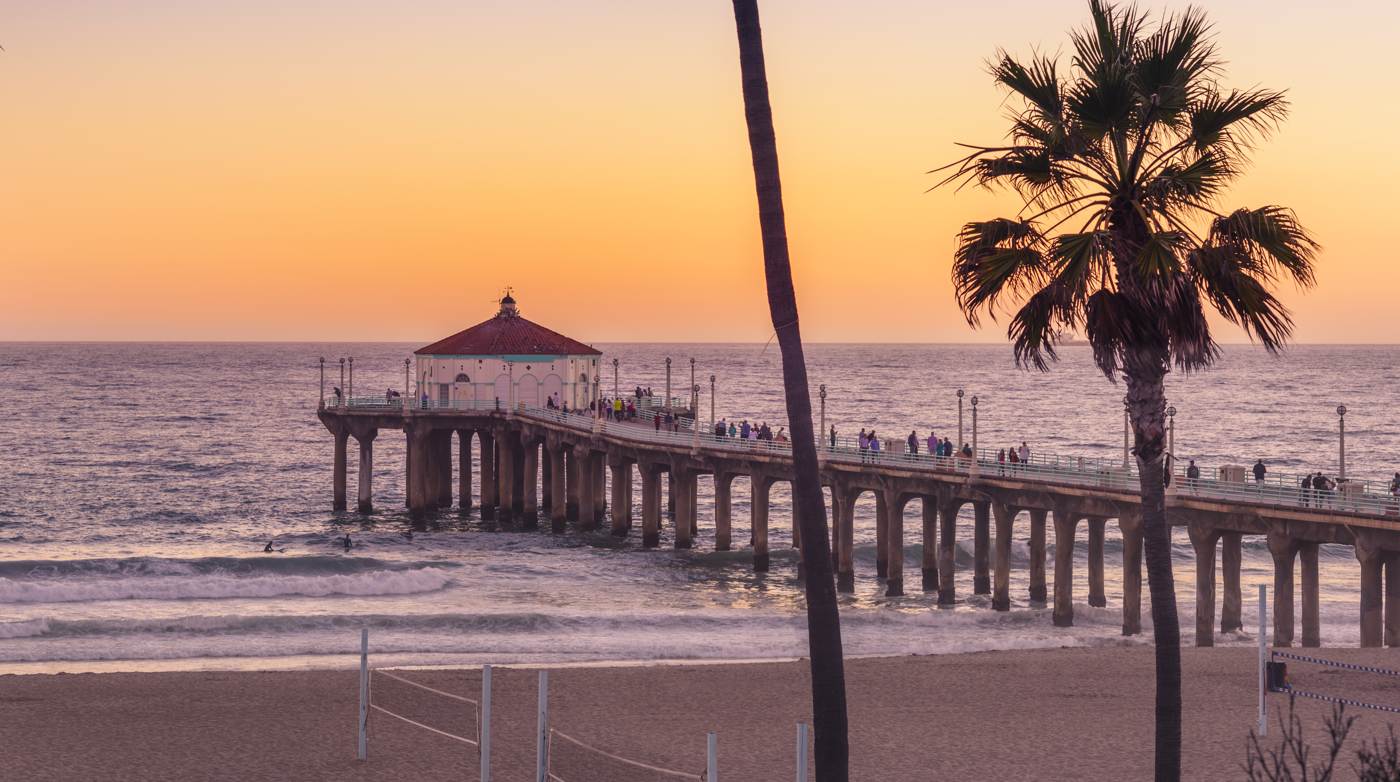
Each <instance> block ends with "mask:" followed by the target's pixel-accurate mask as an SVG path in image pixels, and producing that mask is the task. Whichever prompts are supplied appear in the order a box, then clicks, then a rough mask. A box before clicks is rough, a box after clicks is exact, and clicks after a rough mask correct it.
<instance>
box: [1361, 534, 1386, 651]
mask: <svg viewBox="0 0 1400 782" xmlns="http://www.w3.org/2000/svg"><path fill="white" fill-rule="evenodd" d="M1355 545H1356V560H1357V561H1358V562H1360V563H1361V646H1362V647H1363V648H1364V647H1377V646H1380V645H1381V643H1382V642H1383V641H1384V639H1385V635H1384V627H1383V605H1384V602H1385V597H1384V593H1383V591H1382V588H1381V587H1382V583H1383V582H1384V580H1385V579H1384V570H1385V556H1384V552H1383V551H1381V549H1380V548H1379V547H1378V546H1376V545H1375V544H1374V543H1373V542H1372V541H1370V540H1367V539H1366V538H1364V537H1362V536H1361V535H1360V534H1358V535H1357V537H1356V544H1355Z"/></svg>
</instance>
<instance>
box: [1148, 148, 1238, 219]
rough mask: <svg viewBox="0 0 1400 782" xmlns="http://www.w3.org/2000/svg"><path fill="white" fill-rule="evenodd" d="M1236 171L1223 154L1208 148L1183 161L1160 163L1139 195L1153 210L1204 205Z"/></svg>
mask: <svg viewBox="0 0 1400 782" xmlns="http://www.w3.org/2000/svg"><path fill="white" fill-rule="evenodd" d="M1236 173H1237V172H1236V171H1235V169H1234V168H1233V167H1232V166H1231V165H1230V161H1229V159H1228V158H1227V157H1226V156H1225V155H1223V154H1220V153H1219V152H1217V151H1215V150H1209V149H1208V150H1206V151H1205V152H1203V153H1201V154H1200V155H1198V156H1196V158H1195V159H1194V160H1191V161H1189V162H1187V163H1184V164H1178V163H1169V164H1167V165H1166V166H1163V167H1162V169H1161V170H1160V171H1159V172H1157V173H1156V174H1155V175H1154V176H1152V177H1151V178H1149V179H1148V180H1147V181H1146V182H1145V183H1144V184H1143V186H1142V197H1143V200H1144V201H1145V202H1146V203H1147V204H1148V205H1149V206H1151V207H1152V208H1153V210H1154V211H1162V212H1167V211H1172V210H1173V209H1174V208H1178V207H1192V208H1196V209H1200V208H1204V207H1206V206H1207V205H1208V204H1210V203H1211V202H1213V201H1214V200H1215V199H1216V197H1218V196H1219V195H1220V193H1221V191H1222V190H1223V189H1224V188H1225V185H1227V184H1228V183H1229V182H1230V180H1231V179H1233V178H1234V177H1235V176H1236Z"/></svg>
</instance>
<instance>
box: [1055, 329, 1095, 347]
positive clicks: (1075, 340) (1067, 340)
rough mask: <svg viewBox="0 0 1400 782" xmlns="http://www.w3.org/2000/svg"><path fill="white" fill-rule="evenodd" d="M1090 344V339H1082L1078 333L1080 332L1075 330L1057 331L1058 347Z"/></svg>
mask: <svg viewBox="0 0 1400 782" xmlns="http://www.w3.org/2000/svg"><path fill="white" fill-rule="evenodd" d="M1088 344H1089V341H1088V340H1084V339H1080V338H1079V335H1078V334H1075V333H1074V332H1073V331H1064V330H1061V331H1057V332H1055V347H1057V348H1063V347H1071V348H1072V347H1079V346H1087V345H1088Z"/></svg>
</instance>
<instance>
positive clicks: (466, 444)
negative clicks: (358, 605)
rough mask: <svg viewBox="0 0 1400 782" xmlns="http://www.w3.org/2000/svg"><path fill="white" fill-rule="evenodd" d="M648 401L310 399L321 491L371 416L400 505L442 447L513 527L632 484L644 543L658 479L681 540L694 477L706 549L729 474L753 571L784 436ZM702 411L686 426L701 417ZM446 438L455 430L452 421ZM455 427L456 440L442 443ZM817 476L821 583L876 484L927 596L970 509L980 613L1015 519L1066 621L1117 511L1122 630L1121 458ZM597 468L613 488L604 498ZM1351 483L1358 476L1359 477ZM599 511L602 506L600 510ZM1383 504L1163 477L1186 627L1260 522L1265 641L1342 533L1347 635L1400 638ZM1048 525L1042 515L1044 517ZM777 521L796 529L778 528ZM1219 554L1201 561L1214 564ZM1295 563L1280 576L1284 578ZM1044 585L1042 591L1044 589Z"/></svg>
mask: <svg viewBox="0 0 1400 782" xmlns="http://www.w3.org/2000/svg"><path fill="white" fill-rule="evenodd" d="M656 414H658V413H656V412H652V411H647V412H645V413H644V414H642V415H641V416H640V417H639V418H638V420H637V421H635V422H634V421H616V420H610V419H608V418H604V417H598V416H595V415H592V414H590V413H588V412H587V409H586V408H585V410H584V411H583V414H580V413H579V412H573V413H564V412H562V411H560V410H556V409H549V408H540V407H536V406H532V405H527V404H524V403H520V402H515V403H513V404H512V403H510V402H509V401H506V402H497V401H496V400H492V401H490V402H486V401H470V402H467V401H457V402H453V401H446V402H437V401H424V400H419V401H418V402H416V403H408V402H405V401H403V400H399V399H396V398H393V399H391V398H384V397H371V398H355V399H346V400H344V401H343V403H342V404H339V405H332V406H323V407H321V408H320V409H319V411H318V415H319V417H320V420H321V421H322V423H324V424H325V426H326V428H327V429H328V430H330V432H331V434H332V435H333V436H334V441H335V470H334V496H335V507H336V508H338V509H343V508H345V507H346V490H347V463H348V454H347V449H348V443H349V440H350V439H351V438H353V439H354V440H355V441H356V443H357V444H358V446H359V455H360V458H359V470H358V478H359V480H358V486H357V489H358V491H357V494H356V497H357V503H358V507H359V509H360V510H361V511H368V510H369V509H370V508H371V507H372V504H373V486H372V485H371V480H372V475H373V473H372V471H371V469H370V465H371V464H372V462H373V447H374V441H375V438H376V437H377V436H378V433H379V431H380V430H382V429H395V430H400V431H402V432H403V433H404V435H405V437H406V438H407V445H408V447H407V464H406V469H405V474H406V481H407V489H408V491H407V495H408V508H409V511H410V512H411V513H412V514H413V515H415V516H423V515H427V514H431V513H435V512H438V511H440V510H444V509H448V508H451V507H452V506H453V501H454V490H453V486H452V460H453V459H456V460H457V462H458V475H457V478H458V480H457V483H458V486H457V487H456V492H455V499H456V506H457V508H458V509H459V510H461V511H467V510H470V509H472V508H474V507H476V508H479V510H480V513H481V516H482V518H485V519H496V520H498V521H500V522H503V523H518V524H520V525H522V526H524V527H526V528H528V527H532V526H535V525H536V524H538V523H539V519H540V517H541V516H544V517H545V518H547V519H548V520H549V524H550V527H551V529H552V531H553V532H555V533H564V532H566V531H567V529H568V528H569V525H570V523H573V524H575V525H576V527H577V529H578V530H580V531H583V532H588V531H592V530H596V529H598V528H599V527H600V525H602V524H604V523H605V522H606V523H607V524H608V527H609V530H610V531H611V533H612V534H614V535H617V536H619V537H625V536H628V535H631V534H633V532H634V526H635V524H634V519H633V512H632V509H633V499H634V497H635V493H636V492H637V491H638V489H640V492H641V511H642V512H641V516H642V518H641V520H640V521H641V524H640V526H641V543H642V545H643V546H644V547H655V546H657V545H659V542H660V532H661V525H662V519H663V512H662V501H663V497H662V495H663V480H662V479H663V476H664V477H665V478H666V480H665V481H664V484H665V486H666V487H667V488H668V492H667V494H668V497H666V502H667V504H668V506H669V507H672V508H674V513H673V519H674V539H675V546H676V548H681V549H685V548H691V547H692V546H695V545H696V544H697V542H698V541H697V540H696V537H697V529H698V526H697V524H696V508H697V497H696V491H697V478H698V477H699V476H702V475H708V476H711V478H712V480H713V484H714V494H715V496H714V507H715V519H714V523H715V535H714V540H713V542H712V545H713V547H714V549H715V550H718V551H727V550H730V549H731V548H732V546H733V545H734V541H735V534H734V529H733V527H734V524H733V517H732V513H731V511H730V508H731V496H732V486H733V483H734V479H735V478H736V477H739V476H746V477H748V479H749V482H750V486H751V487H752V491H753V497H752V502H751V505H750V507H751V509H752V517H751V519H750V521H749V528H750V529H749V531H750V533H751V539H752V541H753V542H752V551H753V567H754V569H755V570H757V571H766V570H768V568H769V559H770V552H769V542H768V531H769V519H768V496H769V492H770V490H771V489H772V486H773V485H774V484H775V483H778V482H781V481H790V480H791V475H792V464H791V450H790V446H789V444H787V443H782V442H772V441H766V440H760V441H751V440H739V439H733V438H728V437H717V436H715V435H714V434H712V433H706V432H704V431H699V430H696V429H695V428H694V427H691V426H690V425H689V422H688V421H687V422H686V426H685V428H684V430H683V431H680V432H673V431H664V430H657V428H656V427H655V426H654V424H653V423H652V422H651V421H650V420H649V419H650V417H651V416H653V415H656ZM702 427H703V425H702ZM454 435H455V437H454ZM473 438H475V439H476V441H477V447H478V448H479V453H480V469H481V476H480V485H481V490H480V494H479V496H476V497H473V496H472V492H471V486H472V480H471V477H472V463H473V460H472V440H473ZM454 444H455V449H456V452H455V453H454ZM819 458H820V462H821V480H822V484H823V486H824V487H826V488H827V490H828V491H829V497H830V501H831V508H830V514H831V527H830V529H831V536H832V556H833V560H834V565H835V569H836V573H837V582H838V588H839V589H840V590H842V591H846V592H849V591H852V590H853V589H854V584H855V579H856V577H857V573H856V572H855V567H854V558H853V540H854V529H855V524H856V519H855V518H854V515H855V514H854V511H855V503H856V500H857V499H858V498H859V497H860V496H861V495H862V494H865V493H867V492H868V493H871V494H873V495H874V497H875V499H876V504H877V512H876V518H875V525H876V526H875V529H876V546H877V552H878V553H877V563H876V571H875V573H874V574H873V575H874V576H875V577H877V578H879V579H882V580H883V583H884V584H885V590H886V594H887V595H889V596H897V595H902V594H904V592H905V590H906V588H911V587H910V586H909V584H908V583H907V582H906V576H905V573H904V546H905V544H906V541H908V540H909V539H910V537H911V535H910V534H909V533H906V530H905V528H904V521H903V520H904V510H905V507H906V506H907V505H908V504H909V503H911V502H915V501H917V502H918V503H920V505H921V508H922V511H923V515H922V520H923V523H922V525H921V528H920V530H919V531H918V535H919V536H920V537H919V539H920V540H921V542H922V544H923V560H922V563H921V565H922V567H921V573H920V574H919V585H920V588H922V589H923V590H924V591H925V592H936V593H937V595H938V604H939V605H940V606H951V605H952V604H953V603H954V602H955V601H956V599H957V595H956V592H955V588H954V579H953V576H954V567H955V565H954V546H955V543H956V540H955V530H956V520H957V516H958V513H959V511H960V510H962V509H963V507H964V506H968V505H970V506H972V510H973V514H974V530H975V532H974V539H973V545H974V565H973V568H974V573H973V591H974V592H975V593H978V594H990V595H991V602H992V607H993V609H994V610H998V611H1006V610H1009V609H1010V594H1009V583H1010V567H1011V542H1012V538H1013V535H1014V534H1015V532H1016V527H1017V526H1018V525H1020V524H1025V525H1026V527H1024V528H1023V529H1025V531H1026V534H1028V537H1029V542H1030V574H1029V575H1030V590H1029V592H1030V593H1029V595H1028V597H1029V600H1030V602H1031V603H1032V604H1039V605H1044V604H1047V603H1052V604H1053V607H1054V608H1053V612H1052V615H1053V621H1054V623H1055V624H1056V625H1059V626H1068V625H1070V624H1072V623H1073V621H1074V597H1075V596H1074V594H1073V592H1072V587H1073V583H1074V578H1073V567H1074V558H1073V555H1074V546H1075V534H1076V532H1077V530H1078V527H1079V525H1081V524H1083V525H1086V527H1087V531H1088V539H1089V542H1088V558H1089V565H1088V567H1089V574H1088V575H1089V594H1088V596H1087V597H1088V603H1089V604H1090V605H1093V606H1104V605H1107V597H1106V595H1105V594H1104V547H1103V541H1104V531H1105V528H1106V526H1107V525H1108V524H1109V523H1111V522H1112V523H1116V524H1117V525H1118V529H1119V531H1120V533H1121V534H1122V538H1123V544H1124V545H1123V583H1124V594H1123V595H1122V607H1123V617H1122V619H1123V621H1122V629H1123V634H1124V635H1133V634H1136V633H1139V632H1141V627H1142V623H1141V616H1142V585H1143V573H1142V523H1141V518H1140V501H1139V495H1138V479H1137V476H1136V474H1135V473H1134V472H1132V471H1131V470H1130V469H1126V468H1120V467H1104V466H1102V465H1100V464H1097V463H1088V464H1086V463H1084V462H1083V460H1075V459H1054V458H1046V457H1039V458H1038V459H1036V460H1033V461H1032V462H1030V463H1022V464H1004V463H999V462H997V461H996V460H995V455H994V454H991V453H988V452H985V451H983V452H979V453H978V454H977V458H966V457H952V458H943V457H931V456H928V455H926V454H918V455H912V454H907V453H884V452H882V453H879V454H875V453H872V452H870V451H862V450H860V449H858V448H856V447H854V446H853V445H850V444H843V443H838V444H837V446H835V447H832V446H831V445H830V443H829V442H823V443H820V444H819ZM605 470H606V471H609V472H611V477H612V480H611V487H612V490H611V494H612V496H611V497H605V493H606V486H607V485H608V482H607V481H606V476H605V474H604V471H605ZM1358 488H1360V487H1358ZM608 508H611V513H609V512H608ZM1397 513H1400V506H1398V505H1397V499H1396V498H1395V497H1392V496H1389V495H1383V494H1379V493H1367V492H1364V491H1359V492H1358V491H1353V492H1339V493H1335V494H1327V495H1323V494H1321V493H1316V494H1313V493H1305V492H1303V491H1302V490H1300V489H1298V488H1296V487H1290V486H1287V485H1285V484H1282V483H1271V484H1256V483H1253V482H1244V481H1243V480H1241V481H1238V482H1235V481H1228V480H1216V479H1211V480H1207V479H1196V480H1194V481H1189V480H1187V479H1186V478H1184V477H1183V476H1177V477H1176V478H1175V479H1174V480H1173V481H1172V484H1171V486H1170V487H1169V488H1168V490H1167V518H1168V520H1169V522H1170V523H1171V524H1172V525H1173V526H1178V527H1185V528H1186V530H1187V532H1188V534H1189V538H1190V541H1191V543H1192V546H1193V548H1194V549H1195V554H1196V595H1197V598H1196V603H1197V604H1196V632H1195V638H1196V644H1197V645H1198V646H1210V645H1211V644H1212V643H1213V638H1214V628H1215V626H1216V616H1217V611H1216V602H1217V601H1216V594H1217V589H1216V586H1217V579H1218V580H1219V583H1220V590H1219V591H1220V593H1221V595H1222V599H1221V600H1220V611H1219V627H1220V630H1221V631H1222V632H1229V631H1231V630H1238V629H1240V628H1241V627H1242V626H1243V617H1242V615H1241V611H1242V603H1243V601H1242V595H1241V586H1240V562H1241V554H1240V551H1241V542H1242V539H1243V537H1244V536H1246V535H1252V536H1262V537H1263V538H1265V539H1266V541H1267V545H1268V548H1269V551H1270V552H1271V554H1272V555H1273V560H1274V568H1275V574H1274V593H1275V595H1276V598H1275V602H1274V638H1273V642H1274V645H1275V646H1281V647H1283V646H1290V645H1293V644H1295V643H1301V645H1303V646H1317V645H1318V644H1319V640H1320V626H1319V600H1318V554H1317V552H1318V549H1317V547H1318V545H1319V544H1321V543H1338V544H1344V545H1349V546H1352V547H1353V549H1354V550H1355V552H1356V558H1357V562H1358V565H1359V567H1360V570H1361V596H1360V607H1359V619H1360V625H1361V643H1362V645H1363V646H1380V645H1382V644H1385V645H1387V646H1396V645H1400V515H1397ZM1047 522H1053V523H1052V524H1050V526H1049V528H1048V529H1047ZM1047 533H1048V534H1051V535H1053V536H1054V537H1053V542H1054V544H1055V545H1054V550H1055V556H1054V562H1053V577H1050V576H1049V575H1048V572H1047V563H1046V544H1047V541H1048V539H1047ZM793 534H794V537H796V536H797V530H796V528H795V527H794V530H793ZM1217 560H1218V561H1219V564H1218V566H1217ZM1295 572H1296V573H1297V575H1298V578H1297V579H1296V582H1297V585H1298V586H1297V587H1296V588H1295ZM1051 585H1053V590H1054V593H1053V595H1052V594H1050V593H1049V591H1048V587H1049V586H1051ZM1299 589H1301V593H1302V594H1301V599H1300V602H1301V608H1302V614H1301V618H1302V622H1301V624H1302V628H1301V635H1300V636H1298V637H1295V632H1294V627H1295V623H1294V612H1295V594H1296V592H1297V591H1298V590H1299Z"/></svg>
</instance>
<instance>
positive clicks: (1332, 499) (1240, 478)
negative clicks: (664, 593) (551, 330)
mask: <svg viewBox="0 0 1400 782" xmlns="http://www.w3.org/2000/svg"><path fill="white" fill-rule="evenodd" d="M347 402H348V406H349V407H352V408H357V409H384V410H392V409H402V408H403V407H404V401H403V399H402V398H401V397H383V396H378V397H354V398H352V399H349V400H347ZM410 405H411V406H412V407H413V409H414V410H429V411H443V412H447V411H463V412H466V411H481V412H496V411H499V412H501V413H503V414H515V415H520V416H524V417H527V418H533V419H537V420H544V421H551V422H553V423H555V424H559V425H563V426H567V427H569V428H572V429H577V430H580V431H592V432H597V433H602V434H607V435H610V436H614V437H619V438H623V439H627V440H632V441H637V442H645V443H654V444H658V445H662V446H666V447H673V448H689V447H691V446H694V445H698V446H700V447H702V448H704V449H707V450H720V451H725V452H731V453H770V454H773V455H777V456H790V455H791V451H792V444H791V443H790V442H788V441H786V440H766V439H763V440H753V439H743V438H739V437H729V436H727V435H726V436H720V435H718V434H716V433H715V432H714V431H709V430H707V428H706V427H704V425H703V424H702V425H701V426H702V428H701V430H700V431H699V432H696V431H695V430H694V428H693V427H694V425H695V422H694V421H693V420H692V419H690V418H686V417H676V418H675V419H674V423H675V427H676V430H675V431H673V430H672V429H671V427H670V426H662V427H660V428H658V427H657V426H656V424H655V420H654V419H655V418H656V417H658V415H664V410H657V409H654V408H650V407H644V408H639V409H638V410H637V414H636V417H634V418H630V419H627V420H621V421H619V420H613V419H611V418H607V417H599V416H595V414H594V412H593V411H591V410H588V409H587V408H584V409H581V410H570V411H569V412H567V413H565V412H564V411H563V410H558V409H552V408H544V407H538V406H534V405H525V404H522V403H517V405H516V406H515V410H514V411H511V410H510V409H509V405H508V404H507V403H505V402H502V401H499V400H494V399H493V400H451V401H439V400H432V399H429V400H426V401H425V400H422V399H419V400H417V401H416V403H414V402H413V401H412V400H410ZM881 442H882V450H879V451H875V450H871V449H870V448H864V449H863V448H861V447H860V446H859V443H858V442H857V441H856V439H855V438H851V437H843V438H838V439H837V440H836V444H835V445H834V446H833V445H832V444H831V441H830V439H829V438H819V439H818V442H817V448H818V450H819V451H820V452H821V453H822V455H823V456H824V457H825V458H826V459H827V460H828V461H832V462H838V463H843V464H861V465H869V466H889V467H896V468H901V469H909V470H926V471H931V472H944V473H953V474H960V475H968V476H971V475H974V474H975V475H979V476H981V477H986V478H1012V479H1022V480H1032V481H1044V482H1047V483H1056V484H1065V485H1074V486H1085V487H1094V488H1101V489H1110V490H1117V491H1124V492H1132V493H1136V492H1137V491H1138V490H1139V489H1140V484H1139V481H1138V475H1137V465H1136V463H1135V462H1130V463H1129V465H1128V466H1126V467H1125V466H1123V464H1122V462H1121V461H1118V460H1115V459H1111V458H1103V457H1080V456H1064V455H1060V454H1040V453H1032V455H1031V458H1030V459H1029V460H1028V461H1018V462H1010V461H1001V460H998V458H997V457H998V452H997V451H993V450H992V449H989V448H981V449H978V451H977V453H976V455H975V457H973V456H964V455H961V454H955V455H954V456H933V455H930V454H929V453H927V452H926V451H924V452H921V453H911V452H909V451H908V450H907V447H906V444H905V442H903V441H896V440H883V439H882V441H881ZM1186 470H1187V465H1184V464H1182V463H1181V462H1180V461H1177V462H1176V463H1175V464H1174V465H1173V469H1172V479H1171V480H1172V484H1173V486H1172V492H1173V493H1174V494H1175V495H1176V496H1177V497H1179V498H1195V497H1199V498H1201V499H1213V500H1224V501H1227V502H1238V503H1247V504H1255V505H1271V506H1281V507H1296V508H1302V509H1323V510H1332V511H1337V512H1343V513H1346V512H1352V513H1364V514H1371V515H1395V516H1400V496H1397V495H1396V494H1394V493H1392V489H1391V486H1390V485H1389V484H1388V483H1383V482H1377V481H1371V482H1368V481H1362V480H1349V481H1346V482H1343V483H1340V484H1339V485H1338V486H1337V488H1336V489H1334V490H1329V489H1313V488H1311V485H1309V486H1308V487H1306V488H1305V487H1303V486H1302V481H1303V478H1304V475H1303V474H1302V473H1298V474H1288V473H1271V474H1269V475H1268V476H1267V477H1266V480H1263V481H1255V480H1254V478H1253V475H1252V474H1250V473H1248V470H1249V467H1248V466H1237V467H1233V468H1231V469H1229V470H1227V471H1218V472H1217V474H1216V476H1213V477H1199V478H1194V479H1193V478H1188V477H1187V476H1186ZM1222 473H1225V474H1226V475H1228V476H1229V477H1230V478H1231V479H1226V478H1225V477H1223V476H1222Z"/></svg>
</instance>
